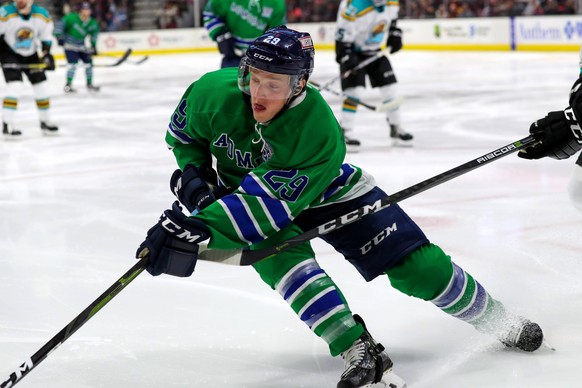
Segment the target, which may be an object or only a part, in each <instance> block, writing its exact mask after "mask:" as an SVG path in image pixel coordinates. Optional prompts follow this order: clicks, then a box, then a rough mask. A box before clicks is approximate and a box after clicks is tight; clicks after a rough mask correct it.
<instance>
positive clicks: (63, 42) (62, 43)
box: [57, 37, 65, 46]
mask: <svg viewBox="0 0 582 388" xmlns="http://www.w3.org/2000/svg"><path fill="white" fill-rule="evenodd" d="M57 44H58V45H59V46H64V45H65V38H63V37H58V38H57Z"/></svg>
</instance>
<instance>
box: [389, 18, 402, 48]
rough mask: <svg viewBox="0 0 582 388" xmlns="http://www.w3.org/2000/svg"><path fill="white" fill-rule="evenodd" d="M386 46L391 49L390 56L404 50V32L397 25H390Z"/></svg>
mask: <svg viewBox="0 0 582 388" xmlns="http://www.w3.org/2000/svg"><path fill="white" fill-rule="evenodd" d="M386 46H388V47H390V54H393V53H395V52H397V51H400V49H401V48H402V30H401V29H400V28H398V27H396V23H394V22H393V23H392V24H391V25H390V29H389V30H388V40H387V41H386Z"/></svg>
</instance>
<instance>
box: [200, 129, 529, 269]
mask: <svg viewBox="0 0 582 388" xmlns="http://www.w3.org/2000/svg"><path fill="white" fill-rule="evenodd" d="M536 141H537V140H536V138H535V137H533V136H528V137H525V138H523V139H521V140H518V141H516V142H513V143H511V144H508V145H505V146H503V147H501V148H498V149H496V150H494V151H491V152H488V153H487V154H485V155H482V156H479V157H478V158H475V159H473V160H471V161H469V162H467V163H464V164H461V165H460V166H457V167H455V168H452V169H450V170H448V171H445V172H443V173H441V174H439V175H435V176H433V177H432V178H429V179H426V180H424V181H422V182H420V183H417V184H415V185H412V186H410V187H408V188H406V189H404V190H401V191H399V192H397V193H394V194H392V195H389V196H387V197H384V198H382V199H379V200H378V201H376V202H375V203H373V204H371V205H367V206H364V207H361V208H359V209H356V210H354V211H352V212H350V213H348V214H345V215H343V216H341V217H338V218H336V219H334V220H330V221H328V222H326V223H325V224H322V225H320V226H318V227H316V228H313V229H310V230H308V231H306V232H304V233H302V234H299V235H297V236H295V237H293V238H291V239H289V240H286V241H284V242H282V243H280V244H278V245H275V246H272V247H269V248H264V249H258V250H224V251H221V250H217V251H210V252H213V254H212V255H209V256H208V257H207V258H205V257H200V259H201V260H207V261H213V262H219V263H224V264H231V265H241V266H244V265H252V264H254V263H256V262H258V261H261V260H264V259H267V258H269V257H272V256H274V255H276V254H278V253H280V252H283V251H285V250H287V249H289V248H292V247H294V246H296V245H299V244H303V243H304V242H306V241H309V240H312V239H314V238H316V237H321V236H323V235H324V234H327V233H329V232H331V231H334V230H336V229H339V228H341V227H343V226H345V225H348V224H351V223H352V222H355V221H359V220H361V219H362V218H363V217H365V216H367V215H369V214H373V213H376V212H377V211H379V210H382V209H384V208H386V207H388V206H390V205H393V204H395V203H397V202H400V201H403V200H405V199H408V198H410V197H412V196H414V195H417V194H420V193H422V192H424V191H426V190H428V189H431V188H433V187H435V186H438V185H441V184H443V183H445V182H448V181H450V180H451V179H453V178H456V177H459V176H461V175H464V174H466V173H468V172H469V171H473V170H474V169H476V168H479V167H481V166H484V165H486V164H489V163H491V162H493V161H495V160H498V159H500V158H502V157H504V156H507V155H509V154H512V153H514V152H516V151H519V150H520V149H522V148H525V147H527V146H529V145H531V144H532V143H534V142H536Z"/></svg>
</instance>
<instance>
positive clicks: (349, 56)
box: [335, 40, 360, 74]
mask: <svg viewBox="0 0 582 388" xmlns="http://www.w3.org/2000/svg"><path fill="white" fill-rule="evenodd" d="M335 61H336V62H337V63H339V64H340V69H341V72H342V74H343V73H345V72H346V71H350V72H351V73H352V74H353V73H355V72H356V71H355V70H353V68H354V67H356V66H358V64H359V63H360V60H359V58H358V55H357V54H356V53H355V52H354V49H353V45H352V44H351V43H346V42H340V41H338V40H336V41H335Z"/></svg>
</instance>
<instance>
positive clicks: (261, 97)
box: [249, 68, 291, 122]
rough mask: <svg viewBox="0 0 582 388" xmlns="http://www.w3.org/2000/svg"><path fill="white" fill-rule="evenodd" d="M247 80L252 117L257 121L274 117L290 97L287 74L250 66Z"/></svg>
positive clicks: (264, 120) (265, 120)
mask: <svg viewBox="0 0 582 388" xmlns="http://www.w3.org/2000/svg"><path fill="white" fill-rule="evenodd" d="M249 82H250V84H249V88H250V93H251V104H252V107H253V117H254V118H255V120H257V121H259V122H267V121H269V120H271V119H272V118H273V117H275V115H276V114H277V113H279V111H281V109H283V107H284V106H285V104H287V101H288V100H289V97H291V86H290V85H289V83H290V77H289V76H288V75H285V74H275V73H268V72H266V71H262V70H258V69H255V68H251V75H250V81H249Z"/></svg>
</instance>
